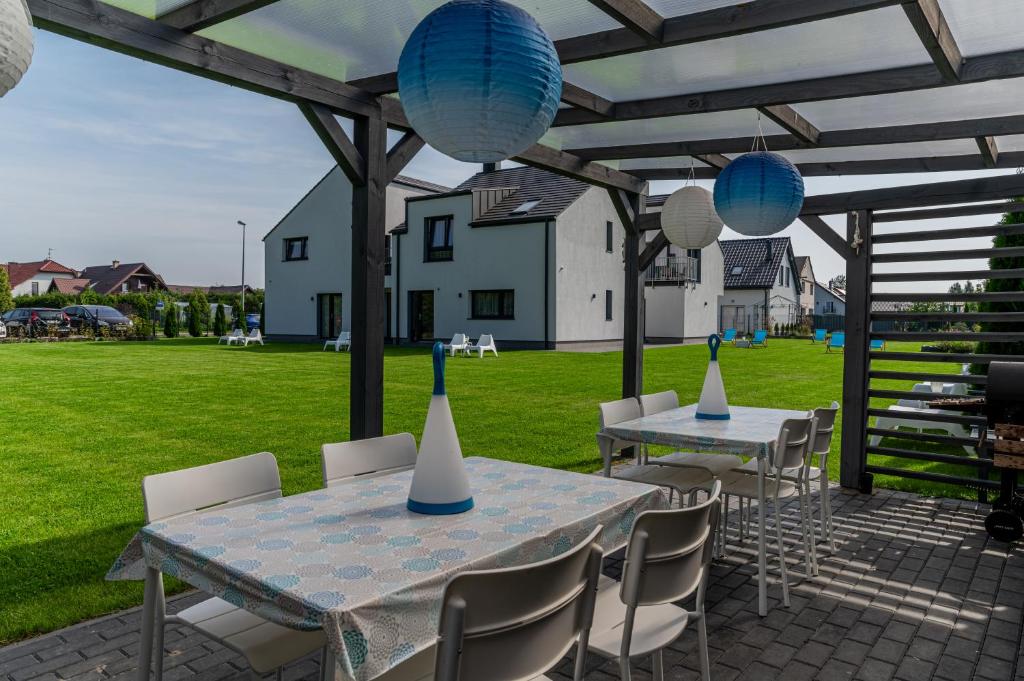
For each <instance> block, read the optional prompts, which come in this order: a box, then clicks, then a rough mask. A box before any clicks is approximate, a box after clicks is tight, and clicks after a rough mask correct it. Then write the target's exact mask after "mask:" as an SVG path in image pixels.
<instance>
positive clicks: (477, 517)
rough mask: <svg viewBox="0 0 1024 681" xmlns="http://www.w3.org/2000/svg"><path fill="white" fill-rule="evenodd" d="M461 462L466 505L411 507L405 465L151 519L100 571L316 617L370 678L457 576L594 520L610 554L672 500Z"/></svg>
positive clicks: (602, 481)
mask: <svg viewBox="0 0 1024 681" xmlns="http://www.w3.org/2000/svg"><path fill="white" fill-rule="evenodd" d="M466 468H467V471H468V473H469V478H470V483H471V485H472V487H473V498H474V500H475V503H476V506H475V508H474V509H473V510H471V511H469V512H467V513H463V514H460V515H451V516H426V515H418V514H415V513H412V512H410V511H408V510H407V509H406V507H405V503H406V496H407V494H408V490H409V482H410V480H411V477H412V471H406V472H402V473H396V474H393V475H387V476H382V477H378V478H371V479H368V480H361V481H355V482H352V483H348V484H344V485H339V486H337V487H332V488H330V489H323V490H317V491H313V492H307V493H305V494H297V495H294V496H289V497H282V498H280V499H274V500H271V501H264V502H259V503H254V504H248V505H244V506H238V507H234V508H227V509H212V510H210V511H208V512H205V513H200V514H195V515H190V516H186V517H182V518H179V519H171V520H167V521H164V522H158V523H153V524H151V525H147V526H146V527H144V528H143V529H142V530H141V531H140V532H139V533H138V534H137V535H136V536H135V538H134V539H132V541H131V543H130V544H129V545H128V547H127V548H126V549H125V551H124V552H123V553H122V555H121V557H120V558H118V560H117V561H116V563H115V564H114V566H113V567H112V568H111V570H110V572H109V574H108V575H107V578H108V579H143V578H145V577H146V573H147V571H148V570H149V571H152V570H160V571H161V572H163V573H164V574H168V575H171V576H174V577H177V578H178V579H181V580H183V581H185V582H187V583H189V584H191V585H192V586H195V587H196V588H199V589H202V590H203V591H206V592H207V593H210V594H212V595H214V596H219V597H220V598H223V599H224V600H226V601H229V602H231V603H233V604H235V605H238V606H240V607H244V608H245V609H247V610H250V611H251V612H254V613H256V614H258V615H260V616H261V617H264V618H266V619H268V620H271V621H273V622H277V623H279V624H283V625H286V626H289V627H293V628H296V629H316V628H323V630H324V631H325V633H326V635H327V638H328V642H329V643H328V645H329V646H330V649H331V651H332V652H333V653H334V654H335V655H336V657H337V661H338V667H339V670H340V671H341V672H342V673H343V675H344V677H345V678H347V679H354V680H358V681H365V680H368V679H372V678H374V677H376V676H378V675H380V674H382V673H383V672H385V671H387V670H388V669H390V668H392V667H394V666H395V665H397V664H398V663H399V662H401V661H402V660H404V659H406V658H408V657H409V656H411V655H413V654H414V653H416V652H419V651H421V650H425V649H426V648H427V647H429V646H430V645H431V644H432V643H433V642H434V638H435V636H436V633H437V625H438V620H439V618H440V606H441V596H442V593H443V591H444V588H445V585H446V584H447V583H448V581H449V580H450V579H451V578H452V576H454V575H455V574H456V573H459V572H462V571H465V570H471V569H473V570H476V569H491V568H499V567H507V566H515V565H523V564H525V563H530V562H533V561H537V560H542V559H545V558H550V557H551V556H553V555H557V554H559V553H561V552H562V551H565V550H566V549H568V548H569V547H571V546H573V545H574V544H575V543H576V542H578V541H581V540H582V539H584V538H586V536H587V535H588V534H589V533H590V532H591V531H592V530H593V528H594V527H596V526H597V525H598V524H601V525H603V526H604V531H603V532H602V534H601V537H600V543H601V546H603V547H604V548H605V550H606V551H610V550H613V549H615V548H618V547H620V546H622V545H624V544H625V542H626V539H627V538H628V536H629V531H630V529H631V528H632V526H633V520H634V519H635V518H636V516H637V515H638V514H639V513H641V512H643V511H646V510H649V509H661V508H666V507H667V501H666V498H665V496H664V494H663V493H662V491H661V490H660V489H658V488H656V487H651V486H649V485H643V484H638V483H631V482H625V481H621V480H612V479H608V478H603V477H599V476H595V475H583V474H579V473H570V472H566V471H558V470H553V469H549V468H541V467H537V466H529V465H524V464H516V463H509V462H505V461H497V460H493V459H485V458H479V457H473V458H468V459H466ZM154 574H155V573H154ZM143 644H144V645H151V642H146V641H144V642H143ZM140 656H141V653H140Z"/></svg>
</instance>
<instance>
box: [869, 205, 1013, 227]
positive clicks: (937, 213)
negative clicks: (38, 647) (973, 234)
mask: <svg viewBox="0 0 1024 681" xmlns="http://www.w3.org/2000/svg"><path fill="white" fill-rule="evenodd" d="M1010 212H1012V213H1024V203H1018V202H1014V201H996V202H994V203H976V204H974V205H971V206H950V207H947V208H928V209H925V210H908V211H902V212H899V211H897V212H894V213H875V222H905V221H907V220H944V219H945V218H962V217H969V216H972V215H999V214H1001V213H1010Z"/></svg>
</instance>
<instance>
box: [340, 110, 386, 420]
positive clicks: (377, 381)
mask: <svg viewBox="0 0 1024 681" xmlns="http://www.w3.org/2000/svg"><path fill="white" fill-rule="evenodd" d="M353 142H354V144H355V146H356V149H358V151H359V153H360V154H361V155H362V157H363V158H365V159H366V182H364V183H363V184H362V185H356V186H354V187H353V189H352V362H351V363H350V365H351V369H350V373H351V381H350V385H349V418H350V422H349V429H350V434H351V439H353V440H360V439H363V438H368V437H377V436H379V435H383V433H384V330H385V328H386V327H385V323H386V320H385V311H384V232H385V227H386V224H387V221H386V219H385V212H386V210H385V209H386V206H387V197H386V192H387V186H388V183H387V182H386V181H385V180H386V177H387V173H388V161H387V143H388V128H387V123H386V122H385V120H384V119H383V117H379V116H378V117H372V116H370V117H363V118H357V119H356V120H355V125H354V134H353Z"/></svg>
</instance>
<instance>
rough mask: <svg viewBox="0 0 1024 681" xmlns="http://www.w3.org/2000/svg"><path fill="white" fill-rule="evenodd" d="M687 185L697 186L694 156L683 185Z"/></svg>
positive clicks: (691, 158)
mask: <svg viewBox="0 0 1024 681" xmlns="http://www.w3.org/2000/svg"><path fill="white" fill-rule="evenodd" d="M686 185H693V186H697V177H696V172H695V171H694V169H693V156H691V157H690V174H689V175H688V176H687V178H686V182H684V183H683V186H686Z"/></svg>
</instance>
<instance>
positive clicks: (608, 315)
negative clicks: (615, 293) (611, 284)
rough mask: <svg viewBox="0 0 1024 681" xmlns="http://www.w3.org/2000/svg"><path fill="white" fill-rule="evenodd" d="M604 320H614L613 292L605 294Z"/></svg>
mask: <svg viewBox="0 0 1024 681" xmlns="http://www.w3.org/2000/svg"><path fill="white" fill-rule="evenodd" d="M604 320H605V321H606V322H610V321H611V320H612V292H611V291H605V292H604Z"/></svg>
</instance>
